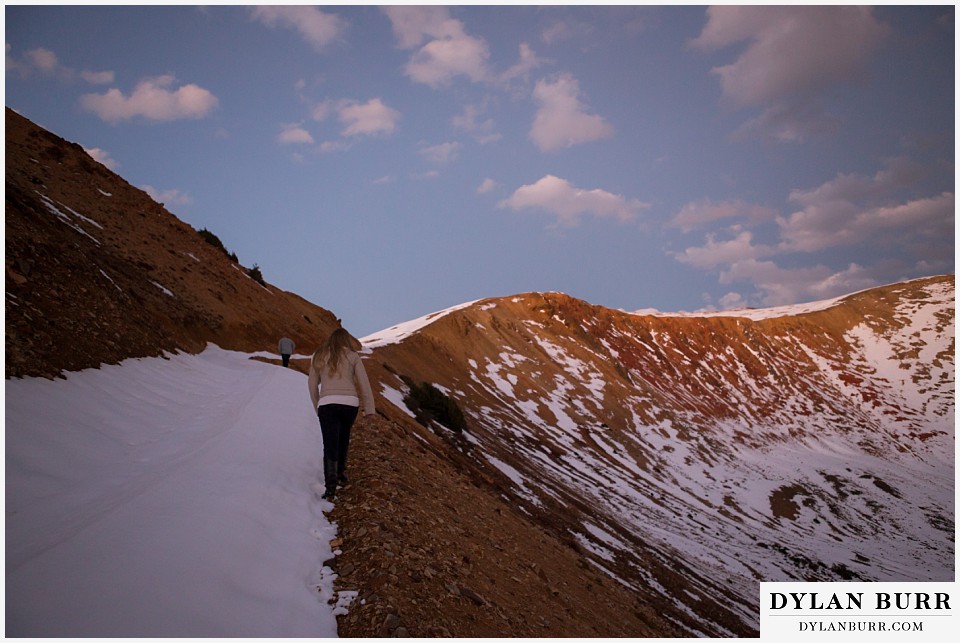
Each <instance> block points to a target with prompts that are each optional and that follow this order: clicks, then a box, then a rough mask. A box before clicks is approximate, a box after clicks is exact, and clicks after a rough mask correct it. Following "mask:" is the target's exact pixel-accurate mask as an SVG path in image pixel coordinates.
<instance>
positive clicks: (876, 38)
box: [691, 5, 891, 143]
mask: <svg viewBox="0 0 960 643" xmlns="http://www.w3.org/2000/svg"><path fill="white" fill-rule="evenodd" d="M707 18H708V19H707V24H706V26H705V27H704V28H703V31H702V32H701V33H700V35H699V36H698V37H697V38H695V39H693V40H692V41H691V44H692V45H693V46H694V47H697V48H699V49H702V50H707V51H712V50H716V49H721V48H725V47H729V46H731V45H734V44H738V43H743V42H745V43H746V47H745V49H744V50H743V51H742V53H741V54H740V55H739V57H738V58H737V59H736V60H735V61H734V62H732V63H730V64H728V65H722V66H719V67H715V68H714V69H713V73H715V74H716V75H717V76H719V78H720V84H721V87H722V89H723V95H724V98H725V100H726V101H727V102H728V103H730V104H731V105H734V106H736V107H763V108H764V111H763V113H762V114H760V115H759V116H757V117H755V118H753V119H751V120H750V121H748V122H747V123H745V124H744V125H743V126H742V127H741V128H740V129H738V130H737V132H736V133H735V138H747V137H757V138H762V139H766V140H768V141H772V142H778V143H802V142H803V141H805V140H806V139H807V138H809V137H811V136H816V135H823V134H829V133H832V132H833V131H834V130H835V129H836V127H837V119H835V118H834V117H833V116H831V115H830V114H828V113H826V112H825V111H824V110H823V108H822V107H820V106H819V105H817V104H816V102H815V100H816V98H817V97H819V96H820V95H821V94H822V93H823V92H824V91H825V90H827V89H828V88H829V87H831V86H833V85H835V84H838V83H847V82H854V81H857V80H860V79H861V78H862V77H863V76H864V75H865V73H866V70H867V63H868V62H869V61H870V58H871V57H872V56H873V54H874V52H875V51H876V50H877V49H878V48H879V47H880V45H881V44H882V43H883V42H884V40H885V39H886V38H887V37H888V36H889V34H890V33H891V29H890V28H889V27H888V26H887V25H885V24H882V23H880V22H879V21H878V20H877V19H876V18H875V16H874V15H873V9H872V8H871V7H866V6H828V5H824V6H787V5H785V6H734V5H717V6H712V7H710V8H709V9H707Z"/></svg>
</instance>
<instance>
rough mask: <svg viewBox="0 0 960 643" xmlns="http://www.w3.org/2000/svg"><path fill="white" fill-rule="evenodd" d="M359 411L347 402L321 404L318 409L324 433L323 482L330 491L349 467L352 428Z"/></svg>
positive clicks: (321, 430)
mask: <svg viewBox="0 0 960 643" xmlns="http://www.w3.org/2000/svg"><path fill="white" fill-rule="evenodd" d="M359 411H360V409H359V408H357V407H356V406H349V405H347V404H321V405H320V407H319V408H318V409H317V418H319V420H320V432H321V433H322V434H323V484H324V486H326V488H327V490H328V491H331V490H333V489H334V488H336V486H337V479H338V478H339V477H340V476H342V475H343V474H344V471H345V469H346V468H347V449H348V448H349V447H350V429H351V428H352V427H353V423H354V422H355V421H356V419H357V413H358V412H359Z"/></svg>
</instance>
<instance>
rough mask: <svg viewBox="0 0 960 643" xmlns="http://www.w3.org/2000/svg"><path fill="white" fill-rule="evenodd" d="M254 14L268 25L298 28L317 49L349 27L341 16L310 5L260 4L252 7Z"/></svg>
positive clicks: (305, 38)
mask: <svg viewBox="0 0 960 643" xmlns="http://www.w3.org/2000/svg"><path fill="white" fill-rule="evenodd" d="M252 15H253V17H254V19H256V20H258V21H260V22H261V23H263V24H264V25H266V26H268V27H287V28H289V29H294V30H296V31H297V32H299V34H300V35H301V36H302V37H303V39H304V40H306V41H307V42H308V43H309V44H310V45H311V46H313V47H314V48H315V49H317V50H320V49H323V48H324V47H326V46H327V45H329V44H330V43H331V42H334V41H335V40H337V39H338V38H339V37H340V36H341V35H342V34H343V32H344V31H345V30H346V28H347V23H346V22H345V21H344V20H343V18H341V17H340V16H338V15H336V14H332V13H324V12H323V11H321V10H320V9H318V8H317V7H310V6H300V5H298V6H259V7H254V8H253V9H252Z"/></svg>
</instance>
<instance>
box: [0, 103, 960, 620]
mask: <svg viewBox="0 0 960 643" xmlns="http://www.w3.org/2000/svg"><path fill="white" fill-rule="evenodd" d="M6 140H7V156H6V160H7V163H6V287H7V305H6V320H5V321H6V376H7V377H8V378H10V377H24V376H45V377H55V376H56V375H57V374H59V373H61V372H62V371H64V370H78V369H82V368H89V367H96V366H97V365H99V364H102V363H114V362H117V361H120V360H122V359H125V358H129V357H140V356H148V355H159V354H162V353H163V352H164V351H175V350H180V351H186V352H197V351H199V350H202V348H203V347H204V346H205V345H206V344H207V343H208V342H213V343H216V344H218V345H220V346H222V347H224V348H229V349H235V350H241V351H247V352H256V351H271V352H272V351H273V350H275V346H276V341H277V339H278V338H279V337H280V336H281V335H284V334H288V335H290V336H291V337H294V338H296V340H297V343H298V351H297V352H298V353H309V352H311V351H312V350H313V349H314V348H315V347H316V346H317V345H319V343H320V342H322V341H323V340H324V339H325V338H326V336H327V335H328V334H329V332H330V331H331V330H332V329H333V328H335V327H336V325H337V320H336V317H335V315H334V314H333V313H331V312H329V311H327V310H324V309H322V308H320V307H319V306H316V305H314V304H312V303H310V302H307V301H305V300H303V299H302V298H300V297H298V296H296V295H295V294H292V293H287V292H283V291H281V290H279V289H277V288H275V287H273V286H272V285H270V284H269V283H263V284H261V283H258V282H257V281H255V280H254V279H253V278H251V276H250V274H249V273H250V270H249V269H248V268H245V267H243V266H241V265H240V264H239V263H237V262H236V261H234V260H233V259H231V258H230V257H228V256H227V254H226V253H225V252H223V251H222V250H221V249H219V248H216V247H214V246H213V245H211V244H210V243H208V242H207V241H206V240H204V239H203V238H201V236H200V235H199V234H198V233H197V231H196V230H195V229H193V228H192V227H190V226H189V225H187V224H185V223H183V222H182V221H179V220H178V219H177V218H176V217H174V216H173V215H171V214H170V213H169V212H167V211H166V210H165V209H164V208H163V206H162V205H160V204H157V203H155V202H154V201H152V200H151V199H150V198H149V196H147V195H146V194H145V193H144V192H142V191H140V190H138V189H136V188H133V187H132V186H130V185H129V184H127V183H126V182H125V181H124V180H123V179H122V178H120V177H119V176H117V175H115V174H114V173H112V172H110V171H109V170H108V169H106V168H105V167H103V166H102V165H100V164H98V163H96V162H95V161H93V159H91V158H90V157H89V156H88V155H87V154H86V153H85V152H84V151H83V150H82V149H81V148H80V147H79V146H77V145H75V144H72V143H69V142H67V141H64V140H63V139H61V138H59V137H57V136H56V135H54V134H51V133H49V132H47V131H45V130H43V129H42V128H40V127H38V126H36V125H34V124H33V123H31V122H30V121H28V120H27V119H25V118H23V117H21V116H19V115H17V114H15V113H14V112H12V111H11V110H9V109H8V110H7V115H6ZM953 310H954V285H953V277H952V276H949V277H940V278H931V279H924V280H918V281H913V282H907V283H902V284H895V285H892V286H889V287H886V288H879V289H875V290H870V291H866V292H863V293H858V294H855V295H851V296H849V297H846V298H842V299H839V300H836V301H832V302H824V303H822V304H820V305H813V306H807V307H798V308H791V309H786V310H780V311H741V312H740V313H738V314H725V315H710V316H695V315H693V316H691V315H687V316H680V315H649V314H648V315H642V314H630V313H625V312H623V311H615V310H611V309H607V308H603V307H600V306H594V305H591V304H588V303H586V302H582V301H578V300H576V299H573V298H570V297H567V296H565V295H562V294H558V293H527V294H521V295H517V296H514V297H506V298H500V299H489V300H482V301H478V302H472V303H469V304H464V305H462V306H459V307H456V308H455V309H451V310H448V311H442V312H441V313H437V314H434V315H429V316H427V317H425V318H423V319H421V320H415V321H413V322H411V323H408V324H403V325H401V326H398V327H396V328H393V329H388V330H386V331H384V332H383V333H378V334H377V335H375V336H371V337H368V338H364V340H363V341H364V344H365V350H364V352H365V359H366V364H367V368H368V372H369V373H370V376H371V380H372V382H373V386H374V389H375V391H376V394H377V397H378V400H377V402H378V410H379V413H380V415H379V416H378V417H376V418H374V419H371V420H366V421H364V422H362V423H361V424H360V425H358V427H357V430H356V431H355V433H354V441H353V442H352V450H351V453H352V455H351V476H352V482H351V484H350V485H349V486H348V487H347V488H346V489H345V490H344V492H343V493H342V494H341V495H340V496H339V497H338V502H337V505H336V508H335V509H334V510H333V512H332V514H331V519H332V520H334V521H335V522H336V524H337V525H338V527H339V534H340V542H339V543H337V544H338V547H339V549H340V551H341V554H340V555H339V556H338V557H337V558H336V559H335V560H334V561H331V562H330V564H331V566H333V567H334V568H335V569H336V571H337V574H338V580H337V584H338V587H339V588H340V589H341V590H348V591H356V592H357V593H358V600H357V601H356V602H355V603H354V604H353V606H352V607H351V609H350V610H349V613H348V614H346V615H344V616H342V617H341V621H340V635H341V636H347V637H354V636H387V635H397V636H406V635H409V636H446V635H451V636H585V637H595V636H600V637H605V636H691V635H693V636H697V635H706V636H752V635H755V634H756V632H757V627H758V606H757V605H756V596H757V588H758V586H757V584H758V583H759V582H760V581H761V580H791V579H808V580H840V579H866V580H946V579H952V578H953V574H954V569H953V561H954V508H953V497H954V451H953V440H954V432H953V424H954V391H955V382H954V358H953V356H954V326H953V324H954V317H953ZM294 367H296V368H299V369H300V370H305V360H295V361H294ZM423 384H430V385H432V386H433V387H435V388H436V390H437V391H438V392H439V393H438V394H439V395H440V396H441V397H442V398H443V400H444V401H445V402H447V403H448V404H451V401H452V403H455V406H456V408H457V409H459V410H460V411H462V413H463V418H464V421H465V429H463V430H454V429H451V428H447V427H444V426H442V425H441V424H440V423H439V422H437V421H430V420H429V419H427V418H426V417H425V416H424V414H423V412H422V411H423V408H422V403H417V402H414V401H413V400H414V397H415V396H414V397H412V396H411V392H412V389H413V387H417V386H419V385H423ZM444 396H445V397H444ZM418 406H419V407H420V408H418ZM444 421H447V422H448V424H450V422H449V421H448V420H444Z"/></svg>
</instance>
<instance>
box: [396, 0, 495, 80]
mask: <svg viewBox="0 0 960 643" xmlns="http://www.w3.org/2000/svg"><path fill="white" fill-rule="evenodd" d="M383 11H384V13H386V14H387V16H388V17H389V18H390V23H391V25H392V26H393V33H394V35H395V36H396V38H397V41H398V45H399V46H400V47H401V48H402V49H415V48H417V47H419V49H417V51H416V52H414V54H413V55H412V56H411V58H410V60H409V61H408V62H407V65H406V68H405V71H406V73H407V75H408V76H410V78H411V79H412V80H414V81H416V82H418V83H423V84H425V85H430V86H431V87H441V86H445V85H449V84H450V83H451V82H452V81H453V79H454V78H456V77H458V76H466V77H467V78H468V79H470V80H471V81H473V82H485V81H488V80H490V79H491V74H490V72H489V70H488V69H487V61H488V59H489V58H490V51H489V49H488V47H487V43H486V42H485V41H484V40H483V39H482V38H476V37H474V36H471V35H469V34H467V33H466V31H465V30H464V27H463V23H462V22H461V21H459V20H457V19H455V18H451V17H450V12H449V10H448V9H447V8H446V7H439V6H424V7H397V6H390V7H385V8H384V9H383ZM425 41H426V42H425ZM424 42H425V44H424Z"/></svg>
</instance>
